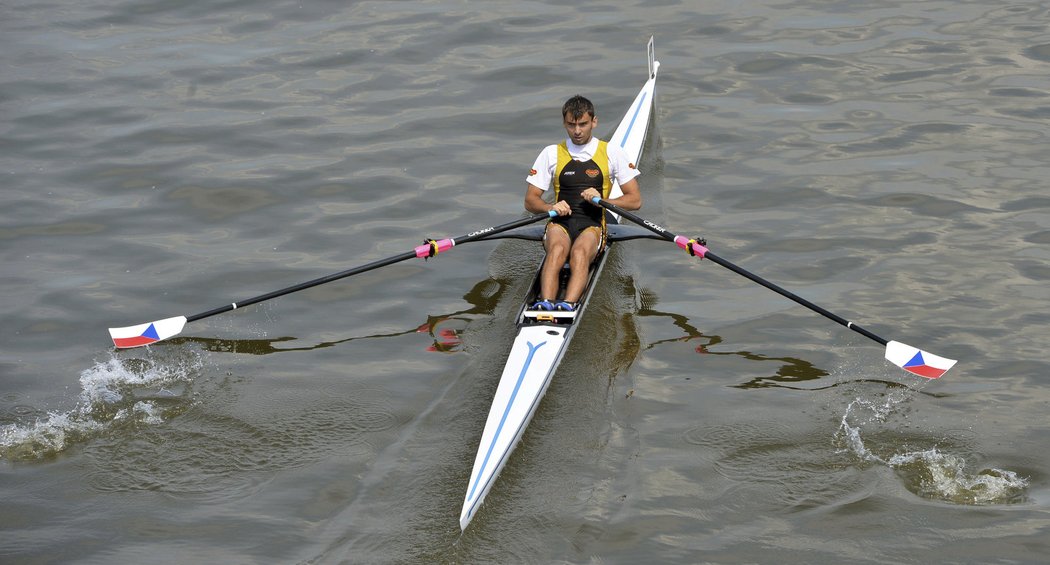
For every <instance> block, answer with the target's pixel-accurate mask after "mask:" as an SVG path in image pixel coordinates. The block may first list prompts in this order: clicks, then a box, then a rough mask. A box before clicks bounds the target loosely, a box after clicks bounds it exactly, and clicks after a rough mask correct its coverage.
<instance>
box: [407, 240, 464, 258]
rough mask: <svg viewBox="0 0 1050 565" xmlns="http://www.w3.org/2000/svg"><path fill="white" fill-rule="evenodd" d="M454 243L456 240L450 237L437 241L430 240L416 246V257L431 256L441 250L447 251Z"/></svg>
mask: <svg viewBox="0 0 1050 565" xmlns="http://www.w3.org/2000/svg"><path fill="white" fill-rule="evenodd" d="M455 245H456V242H455V241H453V240H451V239H442V240H439V241H432V242H430V243H425V244H423V245H420V246H419V247H416V257H419V258H423V257H433V256H434V255H437V254H438V253H441V252H442V251H448V250H449V249H452V247H453V246H455Z"/></svg>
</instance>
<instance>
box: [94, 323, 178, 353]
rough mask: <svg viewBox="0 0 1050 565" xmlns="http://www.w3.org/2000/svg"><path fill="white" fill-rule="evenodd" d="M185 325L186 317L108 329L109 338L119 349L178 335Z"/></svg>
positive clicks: (147, 343) (139, 345)
mask: <svg viewBox="0 0 1050 565" xmlns="http://www.w3.org/2000/svg"><path fill="white" fill-rule="evenodd" d="M185 325H186V316H176V317H174V318H166V319H164V320H157V321H156V322H147V323H145V324H139V325H137V326H128V327H126V328H109V337H111V338H113V345H115V346H116V347H117V348H119V349H127V348H130V347H142V346H143V345H149V344H151V343H156V342H158V341H160V340H162V339H168V338H169V337H171V336H175V335H178V334H179V333H180V332H182V328H183V326H185Z"/></svg>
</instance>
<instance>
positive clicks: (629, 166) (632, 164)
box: [627, 163, 638, 169]
mask: <svg viewBox="0 0 1050 565" xmlns="http://www.w3.org/2000/svg"><path fill="white" fill-rule="evenodd" d="M627 168H629V169H637V168H638V167H636V166H635V165H634V163H627Z"/></svg>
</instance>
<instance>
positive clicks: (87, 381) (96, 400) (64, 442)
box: [0, 351, 203, 460]
mask: <svg viewBox="0 0 1050 565" xmlns="http://www.w3.org/2000/svg"><path fill="white" fill-rule="evenodd" d="M142 355H144V357H138V358H134V357H132V358H122V357H117V356H113V357H111V358H109V359H107V360H105V361H99V362H96V363H95V364H94V365H92V366H91V367H89V368H87V369H85V370H84V371H82V372H81V373H80V387H81V391H80V394H79V395H78V398H77V403H76V405H75V406H74V407H73V408H72V409H70V410H69V411H67V412H48V417H47V419H37V420H36V421H35V422H33V423H28V424H20V423H16V424H6V425H3V426H0V458H6V459H18V460H29V459H39V458H43V457H50V456H54V455H56V454H58V453H60V452H62V451H64V450H65V449H67V448H68V447H69V446H70V445H73V444H76V443H78V442H82V441H84V440H86V439H88V438H91V437H95V436H97V435H98V434H99V433H102V432H103V431H105V430H106V429H108V427H109V426H110V425H112V424H113V423H114V422H117V421H127V420H129V419H133V420H134V421H137V422H142V423H145V424H149V425H156V424H160V423H163V421H164V412H163V411H162V410H161V409H160V408H158V407H157V405H156V404H155V403H154V402H151V401H144V400H138V401H136V400H135V398H134V393H135V392H136V391H138V390H141V389H143V388H153V387H161V390H162V391H165V392H167V393H168V394H171V395H173V396H174V393H171V392H170V391H167V390H166V389H164V388H163V387H165V386H171V385H173V384H175V383H178V382H187V383H188V382H190V381H191V380H192V378H193V377H194V376H195V375H196V374H197V373H198V372H199V370H200V368H201V366H202V365H203V359H202V357H201V356H200V355H199V354H196V353H193V354H190V355H186V352H185V351H182V352H181V353H180V355H181V357H179V358H165V357H162V356H154V355H152V354H151V353H150V352H148V351H146V352H145V353H143V354H142Z"/></svg>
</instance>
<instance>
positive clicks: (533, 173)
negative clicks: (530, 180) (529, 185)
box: [529, 169, 536, 177]
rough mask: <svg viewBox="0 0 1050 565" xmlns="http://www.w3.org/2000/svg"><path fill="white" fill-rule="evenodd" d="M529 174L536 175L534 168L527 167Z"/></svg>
mask: <svg viewBox="0 0 1050 565" xmlns="http://www.w3.org/2000/svg"><path fill="white" fill-rule="evenodd" d="M529 176H530V177H534V176H536V169H529Z"/></svg>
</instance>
